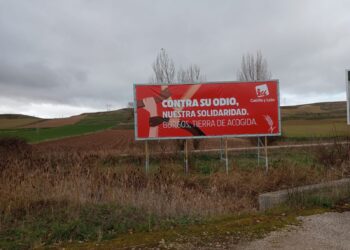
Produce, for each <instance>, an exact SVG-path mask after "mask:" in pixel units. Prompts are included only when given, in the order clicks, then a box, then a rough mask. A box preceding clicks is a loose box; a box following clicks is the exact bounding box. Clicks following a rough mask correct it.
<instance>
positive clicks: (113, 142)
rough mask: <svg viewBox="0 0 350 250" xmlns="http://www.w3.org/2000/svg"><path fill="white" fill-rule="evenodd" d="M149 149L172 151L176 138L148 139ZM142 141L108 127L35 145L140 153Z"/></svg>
mask: <svg viewBox="0 0 350 250" xmlns="http://www.w3.org/2000/svg"><path fill="white" fill-rule="evenodd" d="M148 143H149V145H150V150H151V151H156V152H164V151H166V152H172V151H174V150H178V149H180V148H181V147H180V145H179V143H180V142H179V141H178V140H164V141H163V140H161V141H158V140H156V141H149V142H148ZM144 144H145V143H144V142H143V141H135V139H134V131H133V130H116V129H110V130H105V131H102V132H97V133H93V134H89V135H82V136H75V137H70V138H64V139H59V140H55V141H48V142H42V143H39V144H37V145H35V147H37V148H42V149H55V150H65V149H72V150H82V151H105V150H113V151H115V152H119V153H131V154H132V153H142V152H143V151H144ZM188 145H189V149H194V148H193V140H189V144H188ZM249 145H251V144H250V142H249V141H248V140H247V139H239V138H235V139H229V140H228V147H242V146H249ZM213 148H220V139H202V140H199V147H198V149H213Z"/></svg>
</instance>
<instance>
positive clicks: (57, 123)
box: [21, 115, 86, 128]
mask: <svg viewBox="0 0 350 250" xmlns="http://www.w3.org/2000/svg"><path fill="white" fill-rule="evenodd" d="M85 116H86V115H76V116H71V117H68V118H58V119H50V120H43V121H40V122H37V123H33V124H30V125H26V126H22V127H21V128H55V127H61V126H66V125H73V124H75V123H77V122H79V121H80V120H81V119H83V118H84V117H85Z"/></svg>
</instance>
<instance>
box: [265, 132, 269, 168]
mask: <svg viewBox="0 0 350 250" xmlns="http://www.w3.org/2000/svg"><path fill="white" fill-rule="evenodd" d="M265 169H266V173H268V172H269V159H268V157H267V136H265Z"/></svg>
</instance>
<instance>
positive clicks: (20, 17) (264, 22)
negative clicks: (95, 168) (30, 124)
mask: <svg viewBox="0 0 350 250" xmlns="http://www.w3.org/2000/svg"><path fill="white" fill-rule="evenodd" d="M349 13H350V1H348V0H344V1H340V0H339V1H337V0H334V1H332V0H328V1H322V0H317V1H306V0H299V1H297V0H290V1H283V0H281V1H278V0H273V1H272V0H271V1H264V0H256V1H249V0H242V1H238V0H235V1H232V0H230V1H224V0H220V1H217V0H212V1H205V0H192V1H189V0H186V1H185V0H184V1H180V0H176V1H170V0H168V1H167V0H158V1H156V0H155V1H152V0H139V1H136V0H135V1H131V0H125V1H117V0H114V1H112V0H110V1H107V0H106V1H104V0H85V1H84V0H80V1H78V0H66V1H64V0H56V1H54V0H50V1H48V0H22V1H21V0H0V113H22V114H30V115H36V116H40V117H62V116H69V115H74V114H79V113H81V112H87V111H97V110H106V105H107V104H108V105H110V106H111V107H112V108H121V107H125V106H126V105H127V103H128V102H129V101H131V100H132V99H133V96H132V94H133V88H132V86H133V83H145V82H148V81H149V79H150V78H151V77H152V63H153V61H154V60H155V57H156V55H157V53H158V52H159V51H160V49H161V48H165V49H166V51H167V52H168V54H169V56H170V57H171V58H173V60H174V62H175V65H176V67H177V68H179V67H180V66H181V67H187V66H188V65H189V64H191V63H193V64H197V65H199V66H200V68H201V70H202V72H203V73H204V74H205V75H206V79H207V81H230V80H236V77H237V71H238V70H239V67H240V63H241V58H242V55H243V54H244V53H247V52H250V53H255V52H256V51H257V50H260V51H261V52H262V54H263V56H264V57H265V58H266V60H267V62H268V66H269V69H270V71H271V72H272V75H273V78H274V79H279V80H280V87H281V91H280V93H281V104H282V105H286V104H288V105H291V104H300V103H311V102H321V101H342V100H345V69H346V68H350V14H349Z"/></svg>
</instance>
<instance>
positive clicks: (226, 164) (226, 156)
mask: <svg viewBox="0 0 350 250" xmlns="http://www.w3.org/2000/svg"><path fill="white" fill-rule="evenodd" d="M225 166H226V174H228V154H227V137H226V140H225Z"/></svg>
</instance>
